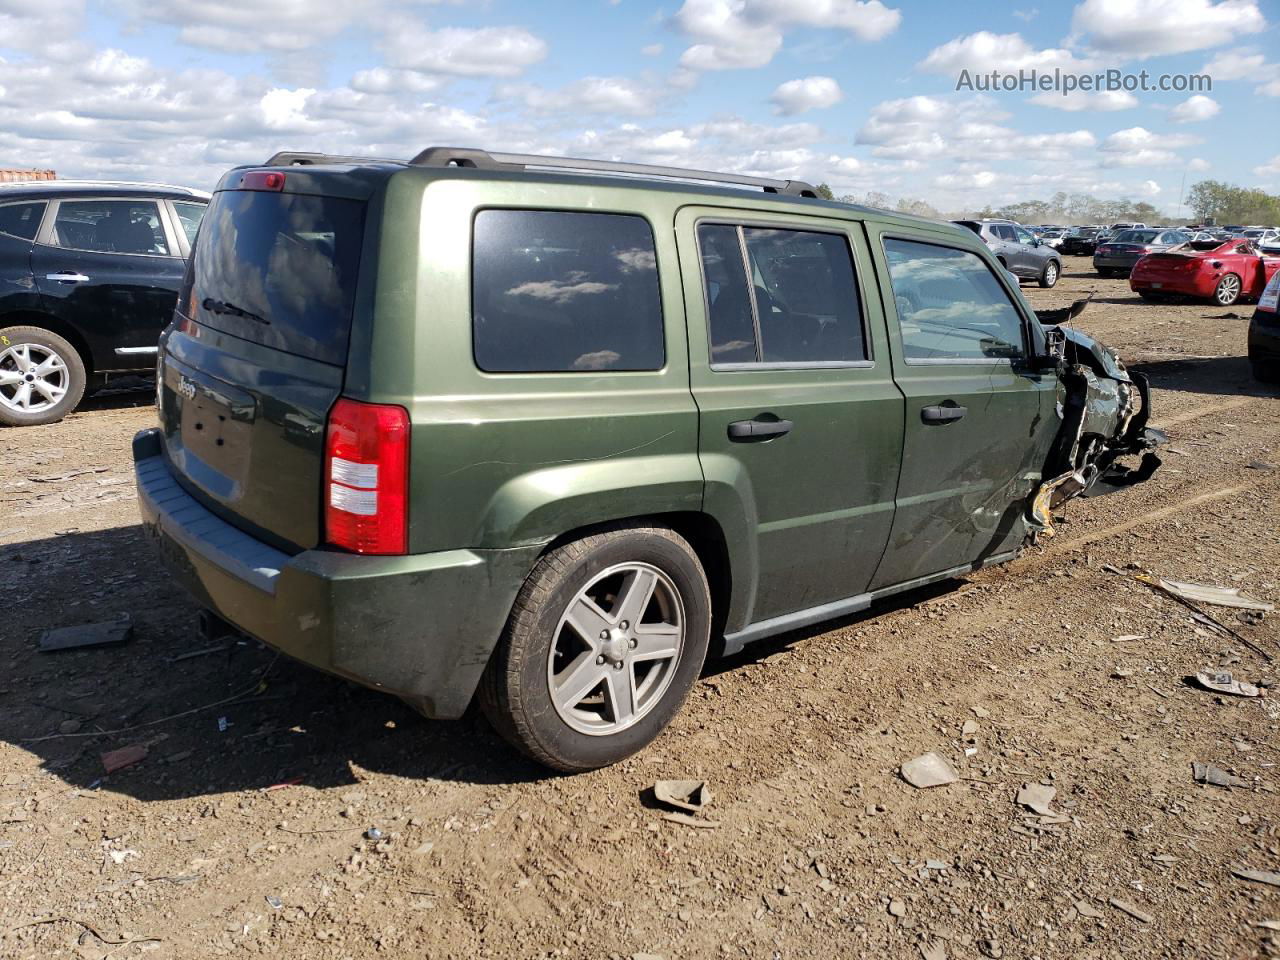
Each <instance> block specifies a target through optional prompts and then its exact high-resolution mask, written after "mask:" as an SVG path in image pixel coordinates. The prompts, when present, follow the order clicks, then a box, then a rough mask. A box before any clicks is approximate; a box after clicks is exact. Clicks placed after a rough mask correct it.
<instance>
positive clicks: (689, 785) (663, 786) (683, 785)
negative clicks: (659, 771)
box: [653, 780, 711, 813]
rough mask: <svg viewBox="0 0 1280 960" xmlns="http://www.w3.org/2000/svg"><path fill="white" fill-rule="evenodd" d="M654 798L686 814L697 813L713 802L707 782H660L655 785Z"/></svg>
mask: <svg viewBox="0 0 1280 960" xmlns="http://www.w3.org/2000/svg"><path fill="white" fill-rule="evenodd" d="M653 796H654V799H656V800H657V801H658V802H659V803H661V804H664V805H665V806H668V807H672V808H674V809H676V810H683V811H684V812H685V813H697V812H698V811H700V810H702V808H703V807H705V806H706V805H707V804H709V803H710V802H711V791H710V790H708V789H707V782H706V781H705V780H659V781H658V782H657V783H655V784H654V785H653Z"/></svg>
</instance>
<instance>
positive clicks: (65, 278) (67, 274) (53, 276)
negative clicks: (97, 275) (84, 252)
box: [44, 270, 89, 283]
mask: <svg viewBox="0 0 1280 960" xmlns="http://www.w3.org/2000/svg"><path fill="white" fill-rule="evenodd" d="M44 278H45V279H46V280H57V281H58V282H59V283H88V282H89V278H88V277H86V276H85V275H84V274H83V273H73V272H72V271H70V270H63V271H62V272H61V273H47V274H45V277H44Z"/></svg>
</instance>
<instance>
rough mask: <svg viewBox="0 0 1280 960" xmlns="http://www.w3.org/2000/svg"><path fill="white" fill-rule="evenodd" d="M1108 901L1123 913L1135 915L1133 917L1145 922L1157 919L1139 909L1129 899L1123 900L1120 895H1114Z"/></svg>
mask: <svg viewBox="0 0 1280 960" xmlns="http://www.w3.org/2000/svg"><path fill="white" fill-rule="evenodd" d="M1108 902H1109V903H1110V904H1111V905H1112V906H1113V907H1115V908H1116V909H1117V910H1119V911H1120V912H1121V913H1127V914H1128V915H1129V916H1131V917H1133V919H1135V920H1140V921H1142V922H1143V923H1150V922H1151V921H1152V920H1153V919H1155V918H1154V917H1152V916H1151V914H1149V913H1147V912H1146V911H1145V910H1140V909H1138V908H1137V907H1135V906H1134V905H1133V904H1132V903H1130V902H1129V901H1128V900H1121V899H1120V898H1119V897H1112V898H1111V899H1110V900H1109V901H1108Z"/></svg>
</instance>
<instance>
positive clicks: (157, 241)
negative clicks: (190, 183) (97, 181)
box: [53, 200, 170, 257]
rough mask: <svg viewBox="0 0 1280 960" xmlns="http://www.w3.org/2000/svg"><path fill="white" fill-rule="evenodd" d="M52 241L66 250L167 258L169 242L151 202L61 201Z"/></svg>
mask: <svg viewBox="0 0 1280 960" xmlns="http://www.w3.org/2000/svg"><path fill="white" fill-rule="evenodd" d="M53 242H54V243H55V244H56V245H57V246H59V247H66V248H67V249H69V250H87V251H90V252H92V253H125V254H133V255H149V256H159V257H167V256H169V255H170V251H169V242H168V240H167V239H166V238H165V233H164V227H163V226H162V225H161V222H160V206H159V204H157V203H156V201H154V200H63V201H61V202H59V204H58V213H57V218H56V219H55V220H54V224H53Z"/></svg>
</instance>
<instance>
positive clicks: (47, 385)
mask: <svg viewBox="0 0 1280 960" xmlns="http://www.w3.org/2000/svg"><path fill="white" fill-rule="evenodd" d="M70 386H71V372H70V370H69V369H68V368H67V362H66V360H64V359H63V358H62V357H61V356H59V354H58V352H57V351H56V350H54V349H52V348H51V347H47V346H45V345H44V344H42V343H14V344H10V345H9V346H8V347H6V348H5V349H4V351H3V352H0V406H3V407H5V408H6V409H8V410H12V411H14V412H15V413H25V414H31V413H43V412H45V411H47V410H49V409H50V408H52V407H54V406H56V405H57V404H58V403H59V402H60V401H61V400H62V398H63V397H65V396H66V394H67V390H68V389H70Z"/></svg>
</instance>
